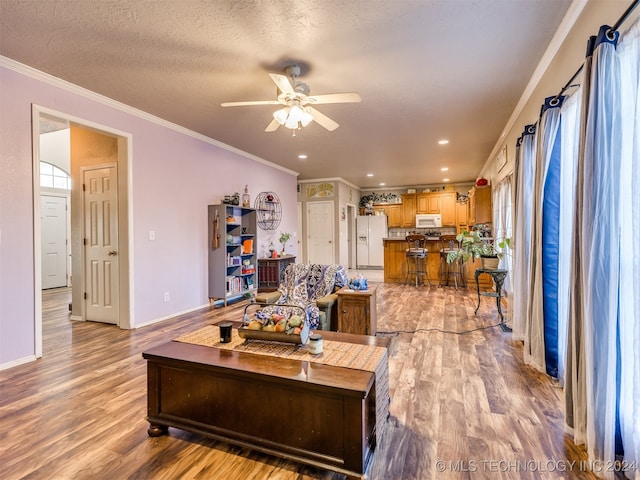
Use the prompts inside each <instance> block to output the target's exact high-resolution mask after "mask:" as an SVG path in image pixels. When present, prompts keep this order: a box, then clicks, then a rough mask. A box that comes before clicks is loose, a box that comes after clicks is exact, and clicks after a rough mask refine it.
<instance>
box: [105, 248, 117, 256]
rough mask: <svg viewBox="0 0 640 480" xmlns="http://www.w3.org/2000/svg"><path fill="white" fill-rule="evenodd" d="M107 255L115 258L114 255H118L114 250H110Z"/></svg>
mask: <svg viewBox="0 0 640 480" xmlns="http://www.w3.org/2000/svg"><path fill="white" fill-rule="evenodd" d="M107 255H109V256H110V257H115V256H116V255H118V252H116V251H115V250H110V251H109V253H108V254H107Z"/></svg>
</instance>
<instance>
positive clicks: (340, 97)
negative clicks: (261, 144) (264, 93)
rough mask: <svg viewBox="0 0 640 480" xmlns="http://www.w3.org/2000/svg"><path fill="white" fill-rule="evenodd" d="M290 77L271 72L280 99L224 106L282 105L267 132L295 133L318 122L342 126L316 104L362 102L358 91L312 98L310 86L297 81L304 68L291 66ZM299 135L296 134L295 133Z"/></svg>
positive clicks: (325, 126)
mask: <svg viewBox="0 0 640 480" xmlns="http://www.w3.org/2000/svg"><path fill="white" fill-rule="evenodd" d="M285 72H286V74H287V75H279V74H276V73H270V74H269V76H270V77H271V80H273V83H275V84H276V86H277V87H278V91H279V92H280V94H279V95H278V99H277V100H256V101H250V102H226V103H223V104H222V106H223V107H241V106H251V105H282V106H283V107H282V108H281V109H280V110H277V111H276V112H274V113H273V120H272V121H271V123H270V124H269V125H267V128H265V132H274V131H276V130H277V129H278V127H279V126H280V125H284V126H285V127H287V128H290V129H292V130H294V131H295V130H298V129H300V128H302V127H306V126H307V125H309V123H311V121H315V122H317V123H319V124H320V125H321V126H323V127H324V128H326V129H327V130H329V131H333V130H335V129H336V128H338V127H339V125H338V123H336V122H335V121H333V120H332V119H330V118H329V117H327V116H326V115H325V114H323V113H321V112H319V111H318V110H316V109H315V108H314V107H313V105H320V104H323V103H357V102H360V101H361V100H362V99H361V98H360V95H359V94H357V93H355V92H350V93H331V94H327V95H309V85H307V84H306V83H304V82H301V81H299V80H297V78H298V76H299V75H300V67H299V66H297V65H291V66H289V67H287V68H286V69H285ZM294 134H295V132H294Z"/></svg>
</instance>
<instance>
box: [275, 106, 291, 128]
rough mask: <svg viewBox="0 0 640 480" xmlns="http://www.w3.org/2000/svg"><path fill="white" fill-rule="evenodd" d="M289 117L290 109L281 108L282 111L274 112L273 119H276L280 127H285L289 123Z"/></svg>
mask: <svg viewBox="0 0 640 480" xmlns="http://www.w3.org/2000/svg"><path fill="white" fill-rule="evenodd" d="M288 116H289V107H284V108H281V109H280V110H276V111H275V112H273V118H275V119H276V121H277V122H278V123H279V124H280V125H284V124H285V123H286V122H287V117H288Z"/></svg>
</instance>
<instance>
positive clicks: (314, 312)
mask: <svg viewBox="0 0 640 480" xmlns="http://www.w3.org/2000/svg"><path fill="white" fill-rule="evenodd" d="M346 284H347V273H346V272H345V270H344V268H343V267H342V265H318V264H304V263H292V264H290V265H287V268H285V271H284V273H283V275H282V282H281V283H280V286H279V287H278V291H279V292H280V298H279V299H278V302H277V304H283V303H285V304H288V305H297V306H299V307H302V308H303V309H304V310H305V314H306V317H307V321H308V322H309V326H310V327H311V329H314V328H318V324H319V320H320V310H319V309H318V307H317V306H316V304H315V301H316V300H317V299H319V298H322V297H324V296H325V295H329V294H330V293H332V292H333V290H334V288H335V287H338V288H341V287H343V286H345V285H346ZM277 304H276V305H272V306H267V307H265V308H264V309H263V310H264V311H265V312H266V311H268V310H270V309H276V308H278V307H277ZM267 313H268V312H267Z"/></svg>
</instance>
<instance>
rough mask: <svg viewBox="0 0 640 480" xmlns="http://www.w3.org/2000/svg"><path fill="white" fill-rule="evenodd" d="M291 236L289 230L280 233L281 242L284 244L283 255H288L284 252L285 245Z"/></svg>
mask: <svg viewBox="0 0 640 480" xmlns="http://www.w3.org/2000/svg"><path fill="white" fill-rule="evenodd" d="M290 238H291V234H290V233H288V232H281V233H280V240H279V241H280V243H281V244H282V255H286V253H285V252H284V247H285V245H286V244H287V242H288V241H289V239H290Z"/></svg>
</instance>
